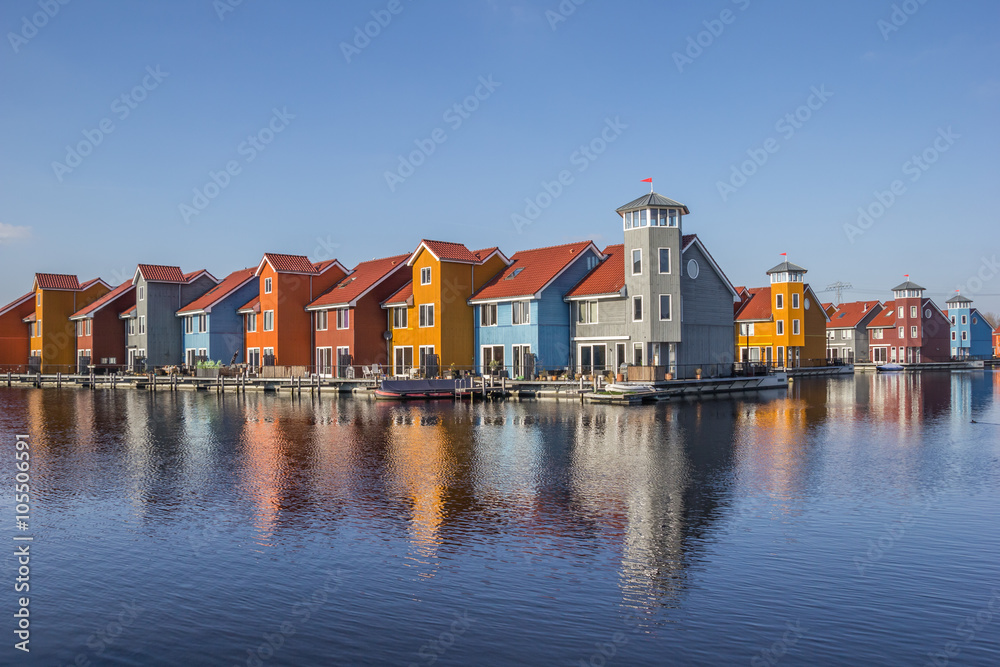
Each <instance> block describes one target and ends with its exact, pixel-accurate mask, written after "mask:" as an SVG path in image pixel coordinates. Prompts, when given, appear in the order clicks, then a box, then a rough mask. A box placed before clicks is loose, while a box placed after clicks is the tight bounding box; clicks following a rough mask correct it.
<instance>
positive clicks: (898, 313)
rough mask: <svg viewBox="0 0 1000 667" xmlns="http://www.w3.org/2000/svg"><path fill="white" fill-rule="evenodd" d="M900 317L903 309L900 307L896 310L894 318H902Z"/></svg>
mask: <svg viewBox="0 0 1000 667" xmlns="http://www.w3.org/2000/svg"><path fill="white" fill-rule="evenodd" d="M902 316H903V307H902V306H900V307H899V308H897V309H896V317H902Z"/></svg>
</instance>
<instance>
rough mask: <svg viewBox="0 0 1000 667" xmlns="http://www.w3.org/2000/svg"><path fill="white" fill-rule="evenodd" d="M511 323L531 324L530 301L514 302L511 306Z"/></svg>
mask: <svg viewBox="0 0 1000 667" xmlns="http://www.w3.org/2000/svg"><path fill="white" fill-rule="evenodd" d="M510 323H511V324H530V323H531V302H530V301H514V302H512V303H511V304H510Z"/></svg>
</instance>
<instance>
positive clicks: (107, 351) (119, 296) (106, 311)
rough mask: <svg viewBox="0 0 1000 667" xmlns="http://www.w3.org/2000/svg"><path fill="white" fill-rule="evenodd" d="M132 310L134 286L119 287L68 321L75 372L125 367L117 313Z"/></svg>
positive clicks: (124, 343) (124, 338) (122, 332)
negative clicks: (73, 337)
mask: <svg viewBox="0 0 1000 667" xmlns="http://www.w3.org/2000/svg"><path fill="white" fill-rule="evenodd" d="M134 306H135V285H133V284H132V281H131V280H129V281H127V282H124V283H122V284H121V285H119V286H118V287H116V288H114V289H113V290H111V291H110V292H108V293H107V294H105V295H104V296H102V297H101V298H100V299H98V300H97V301H95V302H94V303H92V304H90V305H89V306H87V307H86V308H83V309H81V310H78V311H77V312H75V313H73V315H72V316H71V317H70V318H69V319H70V320H72V321H73V322H75V323H76V357H77V372H78V373H89V372H90V369H89V368H88V367H89V366H94V367H95V369H94V370H96V371H109V370H110V371H113V370H115V369H116V367H117V366H124V365H125V364H126V354H127V352H126V347H127V345H128V340H127V336H126V329H125V325H123V324H122V322H121V320H120V319H119V316H118V315H119V313H120V312H122V311H123V310H127V309H129V308H132V307H134Z"/></svg>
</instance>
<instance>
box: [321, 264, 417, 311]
mask: <svg viewBox="0 0 1000 667" xmlns="http://www.w3.org/2000/svg"><path fill="white" fill-rule="evenodd" d="M409 257H410V256H409V254H406V255H396V256H395V257H383V258H381V259H372V260H369V261H367V262H361V263H360V264H358V265H357V266H355V267H354V269H353V270H352V271H351V272H350V273H349V274H347V275H346V276H344V277H343V278H342V279H341V280H340V282H339V283H337V284H336V285H334V286H333V287H331V288H330V289H329V290H327V291H326V292H324V293H323V294H321V295H320V296H319V297H318V298H316V299H315V300H314V301H313V302H312V303H310V304H309V305H308V306H306V310H322V309H325V308H332V307H334V306H349V307H350V306H354V305H356V304H357V300H358V299H360V298H361V297H363V296H364V295H365V294H367V293H368V292H369V291H370V290H371V289H373V288H374V287H375V286H376V285H378V284H379V283H381V282H382V281H383V280H385V279H386V278H388V277H389V276H390V275H392V274H393V273H395V272H396V271H399V270H400V269H401V268H402V267H404V266H406V260H407V259H409Z"/></svg>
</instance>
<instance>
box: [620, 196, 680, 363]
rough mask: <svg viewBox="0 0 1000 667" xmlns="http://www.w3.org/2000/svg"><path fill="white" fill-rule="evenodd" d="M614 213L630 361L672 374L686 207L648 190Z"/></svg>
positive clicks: (674, 357) (675, 349) (678, 310)
mask: <svg viewBox="0 0 1000 667" xmlns="http://www.w3.org/2000/svg"><path fill="white" fill-rule="evenodd" d="M616 212H617V213H618V214H619V215H620V216H621V217H622V228H623V230H624V235H625V244H624V251H625V292H626V294H625V296H626V298H627V300H628V302H627V304H626V314H625V323H626V327H625V328H626V331H627V332H628V334H629V341H630V346H631V349H630V350H629V352H628V356H629V359H630V361H631V362H632V363H633V364H636V365H640V366H667V367H669V368H670V370H671V372H676V370H677V369H676V360H677V346H678V344H680V342H681V274H682V271H683V266H682V263H681V234H682V231H681V230H682V225H683V223H682V219H683V216H685V215H687V214H689V213H690V211H688V208H687V206H685V205H684V204H681V203H680V202H676V201H674V200H673V199H668V198H667V197H664V196H662V195H659V194H657V193H655V192H650V193H649V194H647V195H643V196H642V197H639V198H638V199H636V200H634V201H631V202H629V203H627V204H625V205H624V206H620V207H618V209H616Z"/></svg>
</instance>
